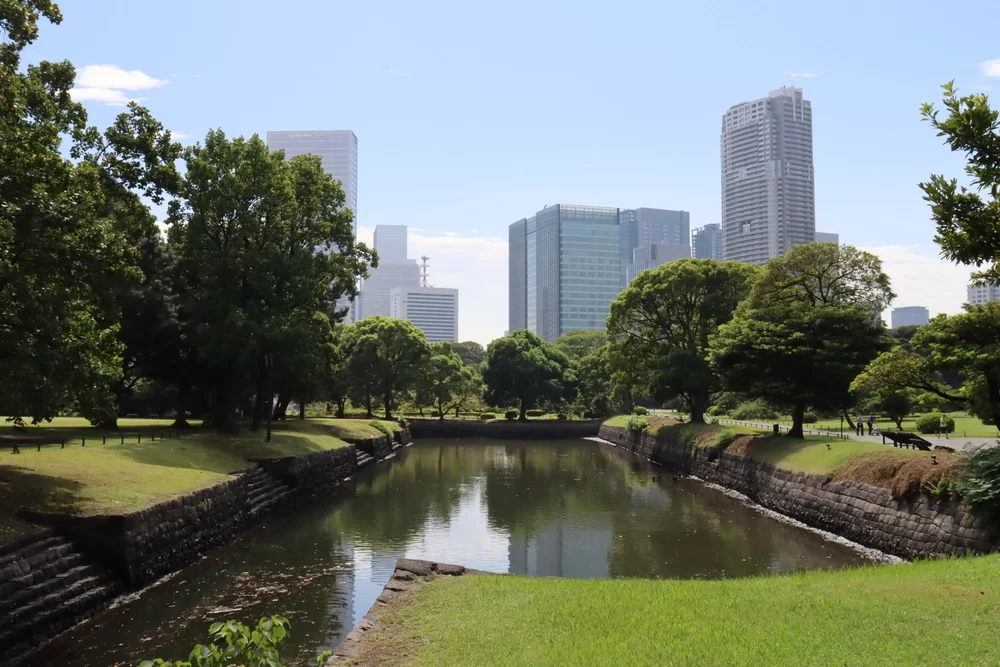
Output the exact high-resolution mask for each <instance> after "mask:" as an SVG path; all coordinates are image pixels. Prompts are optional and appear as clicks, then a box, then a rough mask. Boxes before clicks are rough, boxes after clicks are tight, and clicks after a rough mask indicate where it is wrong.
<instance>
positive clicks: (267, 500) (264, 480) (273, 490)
mask: <svg viewBox="0 0 1000 667" xmlns="http://www.w3.org/2000/svg"><path fill="white" fill-rule="evenodd" d="M246 474H247V475H249V477H250V480H249V485H248V499H249V503H250V514H251V515H252V516H255V515H258V514H261V513H263V512H266V511H267V510H269V509H270V508H271V507H273V506H274V505H275V504H276V503H278V502H279V501H281V500H282V499H283V498H285V497H286V496H288V495H289V494H291V492H292V490H291V489H290V488H288V486H287V485H286V484H285V483H284V482H282V481H281V480H279V479H278V478H276V477H272V476H271V475H269V474H267V471H265V470H264V469H263V468H257V469H255V470H251V471H250V472H248V473H246Z"/></svg>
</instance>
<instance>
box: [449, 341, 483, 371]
mask: <svg viewBox="0 0 1000 667" xmlns="http://www.w3.org/2000/svg"><path fill="white" fill-rule="evenodd" d="M451 349H452V350H454V351H455V353H456V354H457V355H458V356H459V358H460V359H461V360H462V363H463V364H465V365H466V366H478V365H479V364H481V363H483V362H484V361H486V350H485V349H484V348H483V346H482V345H480V344H479V343H477V342H476V341H474V340H467V341H464V342H461V343H452V344H451Z"/></svg>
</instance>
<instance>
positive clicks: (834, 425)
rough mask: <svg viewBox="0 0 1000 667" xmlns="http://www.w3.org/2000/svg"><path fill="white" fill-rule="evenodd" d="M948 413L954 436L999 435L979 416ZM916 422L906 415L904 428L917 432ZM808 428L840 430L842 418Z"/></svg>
mask: <svg viewBox="0 0 1000 667" xmlns="http://www.w3.org/2000/svg"><path fill="white" fill-rule="evenodd" d="M948 414H950V415H951V417H952V419H954V420H955V432H954V433H952V434H951V437H953V438H955V437H963V436H964V437H969V438H991V437H993V436H996V435H997V428H996V426H991V425H988V424H984V423H983V422H982V421H981V420H980V419H979V418H978V417H971V416H969V415H968V414H966V413H964V412H950V413H948ZM851 418H852V419H853V418H854V416H853V415H852V416H851ZM864 418H865V419H867V418H868V415H864ZM780 421H781V423H782V424H788V423H791V418H790V417H787V416H786V417H783V418H782V419H781V420H780ZM916 422H917V415H912V416H909V417H906V418H905V419H903V429H902V430H903V431H906V432H907V433H916V432H917V426H916ZM878 425H879V428H881V429H882V430H883V431H895V430H897V429H896V422H894V421H892V420H891V419H889V418H887V417H879V420H878ZM806 428H814V429H829V430H831V431H839V430H840V419H821V420H819V421H818V422H816V423H815V424H806ZM867 429H868V427H867V425H866V426H865V432H867ZM850 430H851V429H850V427H849V426H848V425H847V423H846V422H845V423H844V432H845V433H849V432H850ZM924 437H928V435H925V436H924ZM930 437H933V438H936V437H937V436H934V435H932V434H931V435H930Z"/></svg>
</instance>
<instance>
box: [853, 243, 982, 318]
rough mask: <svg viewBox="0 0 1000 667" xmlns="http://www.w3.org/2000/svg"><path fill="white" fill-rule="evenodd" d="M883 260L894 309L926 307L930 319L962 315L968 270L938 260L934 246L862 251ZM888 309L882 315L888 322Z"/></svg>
mask: <svg viewBox="0 0 1000 667" xmlns="http://www.w3.org/2000/svg"><path fill="white" fill-rule="evenodd" d="M864 250H867V251H868V252H870V253H873V254H875V255H877V256H878V257H879V258H880V259H881V260H882V270H883V271H885V272H886V273H887V274H888V275H889V278H890V279H891V280H892V291H893V292H895V293H896V294H897V295H898V296H897V297H896V300H895V301H894V302H893V304H892V305H893V307H900V306H926V307H927V309H928V310H929V311H930V314H931V316H932V317H933V316H934V315H937V314H939V313H948V314H950V315H953V314H955V313H959V312H961V311H962V304H963V303H965V295H966V292H965V288H966V286H967V285H968V284H969V274H970V273H971V270H970V269H969V267H967V266H962V265H959V264H952V263H951V262H947V261H945V260H943V259H941V258H940V257H938V256H937V248H936V246H933V247H930V248H928V247H927V246H918V245H914V246H902V245H888V246H877V247H870V248H864ZM891 310H892V309H891V308H890V309H889V310H887V311H886V312H885V314H884V318H885V321H886V322H889V321H890V319H889V314H890V312H891Z"/></svg>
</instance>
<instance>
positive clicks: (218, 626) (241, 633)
mask: <svg viewBox="0 0 1000 667" xmlns="http://www.w3.org/2000/svg"><path fill="white" fill-rule="evenodd" d="M290 627H291V624H290V623H289V622H288V619H287V618H285V617H284V616H271V617H270V618H262V619H260V621H259V622H258V623H257V627H256V628H254V629H251V628H248V627H247V626H245V625H243V624H242V623H240V622H238V621H226V622H225V623H213V624H212V625H211V626H210V627H209V629H208V634H209V636H210V637H211V640H212V641H210V642H209V643H208V644H198V645H197V646H195V647H194V649H193V650H192V651H191V654H190V655H189V656H188V659H187V661H184V660H175V661H168V660H164V659H162V658H157V659H155V660H143V661H142V662H140V663H139V667H222V666H223V665H233V666H237V665H238V666H239V667H282V666H283V664H284V663H282V662H281V656H280V655H279V654H278V644H280V643H281V642H282V641H283V640H284V639H285V638H286V637H287V636H288V630H289V628H290ZM330 653H331V652H330V651H324V652H323V653H322V654H320V655H319V656H318V657H317V658H316V664H317V665H320V666H322V665H323V664H324V663H325V662H326V659H327V658H329V657H330Z"/></svg>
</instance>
